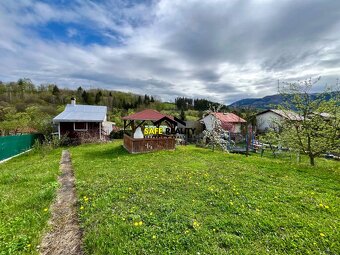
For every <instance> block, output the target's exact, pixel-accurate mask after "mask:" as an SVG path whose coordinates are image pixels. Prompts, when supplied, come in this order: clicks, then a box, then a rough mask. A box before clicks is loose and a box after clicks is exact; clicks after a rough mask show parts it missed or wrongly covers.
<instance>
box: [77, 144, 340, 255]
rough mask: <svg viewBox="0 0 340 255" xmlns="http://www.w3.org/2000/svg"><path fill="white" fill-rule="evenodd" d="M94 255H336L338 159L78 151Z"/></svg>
mask: <svg viewBox="0 0 340 255" xmlns="http://www.w3.org/2000/svg"><path fill="white" fill-rule="evenodd" d="M71 153H72V159H73V164H74V167H75V171H76V178H77V192H78V197H79V200H80V204H79V207H80V210H79V211H80V219H81V224H82V228H83V229H84V246H85V249H86V252H87V254H339V253H340V246H339V240H340V235H339V229H338V228H339V218H340V212H339V207H338V206H339V204H340V198H339V187H340V183H339V180H340V178H339V177H340V176H339V172H340V169H339V162H332V161H327V160H324V159H318V161H317V164H318V166H317V167H315V168H312V167H309V166H308V164H307V163H301V164H296V163H294V162H291V161H290V160H289V159H273V158H270V157H263V158H260V157H259V156H257V155H252V156H250V157H248V158H246V157H245V156H242V155H233V154H226V153H223V152H211V151H209V150H206V149H200V148H195V147H193V146H187V147H178V148H177V149H176V150H175V151H162V152H157V153H149V154H139V155H130V154H128V153H127V152H125V150H124V149H123V148H122V147H121V143H120V142H115V143H109V144H105V145H86V146H80V147H76V148H73V149H71Z"/></svg>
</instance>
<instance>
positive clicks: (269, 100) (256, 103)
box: [229, 92, 336, 109]
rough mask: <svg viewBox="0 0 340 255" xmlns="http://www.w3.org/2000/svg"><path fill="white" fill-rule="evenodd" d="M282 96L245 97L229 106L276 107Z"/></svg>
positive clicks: (313, 96)
mask: <svg viewBox="0 0 340 255" xmlns="http://www.w3.org/2000/svg"><path fill="white" fill-rule="evenodd" d="M335 93H336V92H333V93H330V94H328V95H327V96H326V100H329V99H330V98H331V97H333V96H335ZM318 95H319V94H318V93H314V94H312V98H316V97H317V96H318ZM283 100H284V99H283V97H282V96H281V95H271V96H265V97H262V98H245V99H241V100H238V101H236V102H234V103H232V104H230V105H229V107H233V108H254V109H269V108H276V107H277V106H278V105H280V104H281V103H282V102H283Z"/></svg>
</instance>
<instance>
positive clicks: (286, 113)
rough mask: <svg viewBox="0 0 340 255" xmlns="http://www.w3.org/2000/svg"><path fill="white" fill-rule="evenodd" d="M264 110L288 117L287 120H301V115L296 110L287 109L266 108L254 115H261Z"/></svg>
mask: <svg viewBox="0 0 340 255" xmlns="http://www.w3.org/2000/svg"><path fill="white" fill-rule="evenodd" d="M266 112H273V113H276V114H277V115H280V116H281V117H284V118H286V119H289V120H297V121H300V120H303V117H302V116H300V115H299V114H297V113H296V112H293V111H289V110H277V109H268V110H266V111H263V112H260V113H258V114H256V116H257V115H261V114H263V113H266Z"/></svg>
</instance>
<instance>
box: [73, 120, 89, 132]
mask: <svg viewBox="0 0 340 255" xmlns="http://www.w3.org/2000/svg"><path fill="white" fill-rule="evenodd" d="M73 129H74V131H87V129H88V125H87V122H74V123H73Z"/></svg>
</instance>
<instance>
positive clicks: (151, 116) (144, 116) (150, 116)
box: [122, 109, 174, 121]
mask: <svg viewBox="0 0 340 255" xmlns="http://www.w3.org/2000/svg"><path fill="white" fill-rule="evenodd" d="M164 117H167V118H169V119H172V120H174V117H172V116H169V115H166V114H163V113H160V112H158V111H156V110H153V109H145V110H143V111H140V112H136V113H134V114H130V115H129V116H125V117H123V118H122V119H123V120H151V121H157V120H160V119H162V118H164Z"/></svg>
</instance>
